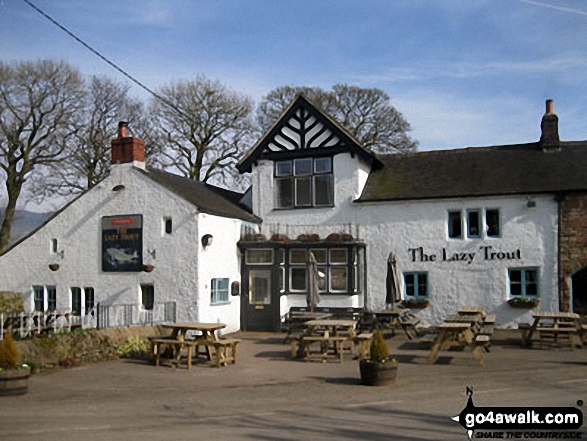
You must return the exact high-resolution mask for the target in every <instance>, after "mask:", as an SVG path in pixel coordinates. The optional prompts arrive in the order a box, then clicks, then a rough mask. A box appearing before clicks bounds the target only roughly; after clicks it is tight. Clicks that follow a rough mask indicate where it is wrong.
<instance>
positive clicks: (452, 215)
mask: <svg viewBox="0 0 587 441" xmlns="http://www.w3.org/2000/svg"><path fill="white" fill-rule="evenodd" d="M448 237H450V238H451V239H459V238H461V237H463V231H462V226H461V212H460V211H449V213H448Z"/></svg>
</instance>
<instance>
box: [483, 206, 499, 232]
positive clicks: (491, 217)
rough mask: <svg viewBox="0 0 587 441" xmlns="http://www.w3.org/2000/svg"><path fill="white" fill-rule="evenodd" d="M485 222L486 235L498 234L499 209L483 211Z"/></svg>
mask: <svg viewBox="0 0 587 441" xmlns="http://www.w3.org/2000/svg"><path fill="white" fill-rule="evenodd" d="M485 223H486V225H487V236H489V237H498V236H499V210H487V211H486V212H485Z"/></svg>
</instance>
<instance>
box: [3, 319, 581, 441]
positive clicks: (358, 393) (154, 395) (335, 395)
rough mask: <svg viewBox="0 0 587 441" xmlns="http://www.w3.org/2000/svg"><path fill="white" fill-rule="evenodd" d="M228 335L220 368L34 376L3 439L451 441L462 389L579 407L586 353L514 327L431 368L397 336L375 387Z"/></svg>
mask: <svg viewBox="0 0 587 441" xmlns="http://www.w3.org/2000/svg"><path fill="white" fill-rule="evenodd" d="M235 336H237V337H238V338H240V339H241V340H242V341H241V344H240V346H239V361H238V363H237V364H235V365H229V366H227V367H226V368H224V369H216V368H215V367H214V366H213V365H212V364H210V363H202V364H199V363H195V364H194V366H193V368H192V369H191V370H187V369H185V368H173V367H163V368H162V367H159V368H156V367H155V366H153V364H152V362H150V361H147V360H132V359H131V360H119V361H110V362H100V363H93V364H85V365H83V366H81V367H77V368H72V369H60V370H56V371H53V372H49V373H43V374H40V375H36V376H33V377H31V380H30V387H29V392H28V394H27V395H24V396H21V397H4V398H2V399H0V405H1V406H2V412H1V413H0V427H2V438H3V439H6V440H17V439H43V440H46V439H50V440H52V439H59V440H63V441H67V440H70V439H71V440H74V439H79V437H80V436H81V435H82V434H83V437H84V439H85V440H94V439H95V440H104V439H108V440H118V439H120V440H122V439H124V440H135V439H136V440H139V439H140V440H145V439H161V438H163V437H166V438H167V437H175V438H177V439H204V438H213V439H219V440H233V439H234V440H236V439H241V440H242V439H257V440H258V439H268V440H269V439H271V440H300V439H308V440H309V439H313V440H314V439H317V438H319V437H320V438H322V437H326V438H328V439H341V440H351V439H368V440H383V439H386V440H387V439H391V438H393V439H404V440H416V439H430V440H432V439H434V440H438V439H447V440H448V439H451V440H455V439H466V433H465V431H464V430H463V429H462V427H461V426H460V425H458V424H457V423H455V422H453V421H451V420H450V417H452V416H454V415H457V414H458V413H459V412H460V411H461V410H462V409H463V408H464V406H465V404H466V393H465V391H466V387H467V386H469V387H473V388H474V390H475V404H476V405H477V406H515V407H517V406H528V405H530V404H531V405H534V406H576V405H577V402H578V401H579V400H582V401H587V374H586V372H587V370H586V367H587V349H585V348H583V349H575V350H573V351H571V350H569V349H542V350H541V349H528V348H523V347H522V345H521V337H520V333H519V331H517V330H496V331H495V333H494V336H493V340H492V341H493V345H492V348H491V353H490V354H488V356H487V357H486V358H485V365H484V366H479V365H478V364H477V363H475V360H474V359H473V358H472V357H471V355H470V353H467V352H466V351H463V350H460V351H459V350H454V351H453V350H446V351H442V352H441V354H440V355H439V356H438V358H437V360H436V362H435V363H434V364H432V365H431V364H427V359H428V356H429V354H430V347H429V346H426V345H422V344H420V343H418V342H416V341H410V340H408V339H407V337H406V336H405V335H403V334H402V333H397V334H396V335H395V336H394V337H393V338H390V339H388V340H387V343H388V346H389V349H390V353H391V354H392V355H393V356H395V358H396V359H397V360H398V362H399V375H398V381H397V384H396V385H395V386H392V387H381V388H379V387H368V386H361V385H360V384H359V363H358V361H356V360H352V359H350V358H347V359H345V361H344V363H339V362H328V363H321V362H316V361H301V360H292V359H291V350H290V347H289V345H287V344H284V340H283V334H270V333H238V334H236V335H235ZM585 436H586V435H585V434H583V437H585Z"/></svg>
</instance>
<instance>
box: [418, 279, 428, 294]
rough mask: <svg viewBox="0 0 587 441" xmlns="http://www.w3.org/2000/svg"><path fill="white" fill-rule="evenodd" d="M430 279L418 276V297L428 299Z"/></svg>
mask: <svg viewBox="0 0 587 441" xmlns="http://www.w3.org/2000/svg"><path fill="white" fill-rule="evenodd" d="M427 285H428V277H427V276H426V274H418V295H419V296H421V297H426V296H427V295H428V286H427Z"/></svg>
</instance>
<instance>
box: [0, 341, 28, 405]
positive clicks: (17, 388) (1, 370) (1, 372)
mask: <svg viewBox="0 0 587 441" xmlns="http://www.w3.org/2000/svg"><path fill="white" fill-rule="evenodd" d="M30 376H31V369H30V368H29V367H28V366H27V365H26V364H23V365H20V364H18V348H17V347H16V344H14V340H13V338H12V334H11V333H10V332H7V333H6V334H4V340H2V342H1V344H0V396H3V395H23V394H25V393H27V390H28V381H29V377H30Z"/></svg>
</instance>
